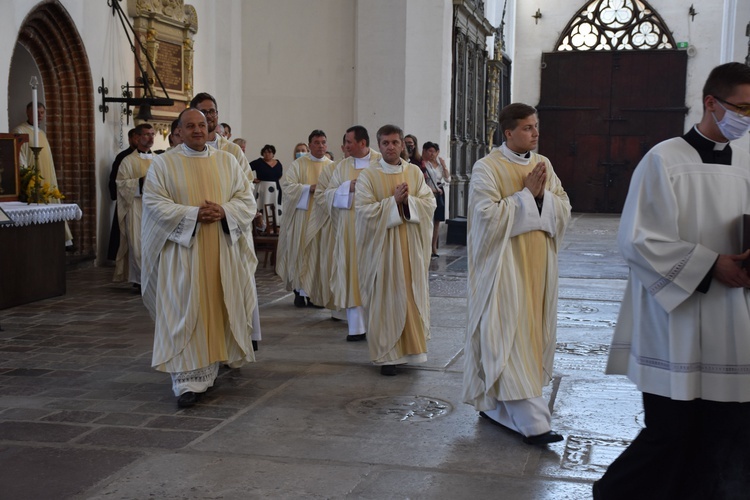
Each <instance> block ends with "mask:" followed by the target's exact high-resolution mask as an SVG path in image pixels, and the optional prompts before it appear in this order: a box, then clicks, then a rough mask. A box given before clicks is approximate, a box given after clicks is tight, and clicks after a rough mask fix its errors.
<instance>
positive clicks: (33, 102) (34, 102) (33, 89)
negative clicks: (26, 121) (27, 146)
mask: <svg viewBox="0 0 750 500" xmlns="http://www.w3.org/2000/svg"><path fill="white" fill-rule="evenodd" d="M29 83H30V85H31V113H32V115H33V116H34V118H33V124H34V144H33V146H34V147H35V148H37V147H39V108H38V106H39V105H38V104H37V98H36V86H37V80H36V77H35V76H32V77H31V82H29Z"/></svg>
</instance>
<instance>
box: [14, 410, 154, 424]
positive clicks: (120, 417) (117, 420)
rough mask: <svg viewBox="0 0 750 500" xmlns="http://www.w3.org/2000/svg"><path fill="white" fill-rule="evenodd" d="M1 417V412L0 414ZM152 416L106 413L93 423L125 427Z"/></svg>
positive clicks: (141, 422) (140, 422)
mask: <svg viewBox="0 0 750 500" xmlns="http://www.w3.org/2000/svg"><path fill="white" fill-rule="evenodd" d="M0 417H2V414H0ZM152 418H154V417H153V416H151V415H145V414H142V413H117V412H113V413H106V414H105V415H104V416H102V417H101V418H98V419H97V420H94V422H92V423H94V424H101V425H123V426H127V427H139V426H141V425H143V424H144V423H145V422H147V421H149V420H151V419H152Z"/></svg>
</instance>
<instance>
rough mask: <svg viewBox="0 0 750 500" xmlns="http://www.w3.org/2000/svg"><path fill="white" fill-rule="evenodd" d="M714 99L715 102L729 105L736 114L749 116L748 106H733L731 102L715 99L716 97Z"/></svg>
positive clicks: (719, 98)
mask: <svg viewBox="0 0 750 500" xmlns="http://www.w3.org/2000/svg"><path fill="white" fill-rule="evenodd" d="M714 99H716V100H717V101H720V102H723V103H724V104H729V105H730V106H732V107H733V108H734V109H736V110H737V112H738V113H739V114H741V115H742V116H750V104H743V105H741V106H740V105H738V104H734V103H732V102H729V101H725V100H724V99H722V98H721V97H717V96H714Z"/></svg>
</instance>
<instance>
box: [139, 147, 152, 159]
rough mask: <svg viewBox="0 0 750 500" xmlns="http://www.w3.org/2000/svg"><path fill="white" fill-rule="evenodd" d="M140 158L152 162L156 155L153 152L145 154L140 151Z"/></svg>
mask: <svg viewBox="0 0 750 500" xmlns="http://www.w3.org/2000/svg"><path fill="white" fill-rule="evenodd" d="M138 156H140V157H141V159H143V160H150V159H152V158H153V157H154V154H153V153H152V152H151V151H146V152H145V153H144V152H143V151H141V150H140V149H139V150H138Z"/></svg>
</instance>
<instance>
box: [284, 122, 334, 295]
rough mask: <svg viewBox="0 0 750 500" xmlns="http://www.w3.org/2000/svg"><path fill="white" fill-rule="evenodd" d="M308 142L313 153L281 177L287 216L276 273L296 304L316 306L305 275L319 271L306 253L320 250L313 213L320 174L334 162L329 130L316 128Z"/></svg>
mask: <svg viewBox="0 0 750 500" xmlns="http://www.w3.org/2000/svg"><path fill="white" fill-rule="evenodd" d="M308 141H309V143H310V153H309V154H306V155H302V156H300V157H299V158H297V159H296V160H295V161H294V162H293V163H292V165H291V166H290V167H289V168H288V169H286V170H284V174H283V175H282V176H281V179H279V185H280V186H281V191H282V192H283V193H284V198H283V200H282V202H281V211H282V212H283V214H284V218H283V219H281V228H280V231H279V245H278V256H277V259H276V274H278V275H279V277H280V278H281V279H282V281H283V282H284V284H285V285H286V289H287V290H293V291H294V305H295V306H296V307H306V306H313V305H315V304H314V303H313V302H312V301H311V299H310V297H309V296H308V294H307V292H306V290H305V288H304V283H305V282H306V281H308V282H309V280H307V277H306V276H305V275H306V274H307V273H308V272H311V273H314V274H315V273H316V271H317V270H316V269H310V268H309V267H308V265H307V262H308V259H307V258H306V253H305V252H306V251H317V250H318V249H317V248H316V247H315V241H312V240H314V239H315V236H318V237H319V236H320V235H319V233H317V235H316V234H315V231H314V229H313V227H312V225H311V212H312V208H313V205H314V203H315V202H314V200H315V197H316V195H317V196H320V192H318V190H317V189H316V188H317V184H318V177H320V173H321V172H322V171H323V168H324V167H325V166H326V165H328V164H329V163H332V162H331V160H329V159H328V157H327V156H326V155H325V153H326V151H327V149H328V142H327V138H326V134H325V132H323V131H322V130H313V131H312V132H310V136H309V137H308ZM295 149H296V148H295ZM295 152H296V151H295ZM311 238H312V240H311ZM318 279H320V277H319V276H318ZM321 305H322V304H321Z"/></svg>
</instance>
